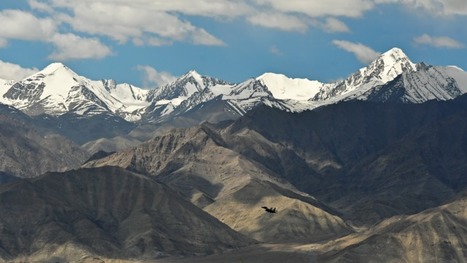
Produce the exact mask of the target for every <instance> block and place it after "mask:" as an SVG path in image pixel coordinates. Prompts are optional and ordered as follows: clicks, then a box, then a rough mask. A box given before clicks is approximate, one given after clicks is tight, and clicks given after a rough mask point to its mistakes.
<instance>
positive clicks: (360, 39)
mask: <svg viewBox="0 0 467 263" xmlns="http://www.w3.org/2000/svg"><path fill="white" fill-rule="evenodd" d="M466 25H467V1H466V0H286V1H285V0H170V1H168V0H80V1H76V0H75V1H73V0H2V1H1V2H0V78H3V79H21V78H23V77H25V76H27V75H29V74H32V73H34V72H36V71H38V70H40V69H42V68H43V67H45V66H46V65H48V64H50V63H51V62H55V61H59V62H63V63H64V64H66V65H67V66H69V67H70V68H71V69H73V70H74V71H75V72H77V73H78V74H80V75H83V76H86V77H88V78H91V79H108V78H112V79H115V80H117V81H118V82H128V83H131V84H134V85H137V86H140V87H146V88H152V87H156V86H159V85H163V84H164V83H166V82H169V81H171V80H173V79H174V78H175V77H177V76H180V75H182V74H184V73H185V72H187V71H189V70H191V69H195V70H196V71H198V72H199V73H201V74H204V75H208V76H212V77H217V78H220V79H224V80H227V81H230V82H241V81H244V80H246V79H248V78H251V77H256V76H259V75H261V74H262V73H264V72H276V73H283V74H285V75H287V76H289V77H300V78H309V79H315V80H320V81H323V82H329V81H334V80H337V79H341V78H344V77H346V76H348V75H349V74H351V73H353V72H354V71H356V70H358V69H359V68H361V67H363V66H365V65H367V64H368V63H369V62H371V61H372V60H373V59H375V58H376V57H377V56H378V54H380V53H381V52H385V51H387V50H389V49H390V48H392V47H399V48H402V49H403V50H404V52H405V53H406V54H407V55H408V56H409V57H410V58H411V60H412V61H413V62H422V61H423V62H426V63H428V64H432V65H457V66H459V67H461V68H463V69H464V70H466V69H467V27H466Z"/></svg>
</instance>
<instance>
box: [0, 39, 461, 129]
mask: <svg viewBox="0 0 467 263" xmlns="http://www.w3.org/2000/svg"><path fill="white" fill-rule="evenodd" d="M401 76H402V77H401ZM2 83H3V84H2V85H0V95H1V96H0V102H1V103H4V104H7V105H11V106H14V107H16V108H18V109H20V110H22V111H24V112H26V113H27V114H29V115H31V116H37V115H42V114H47V115H52V116H61V115H63V114H69V115H70V114H72V115H77V116H95V115H99V114H108V115H113V116H115V117H120V118H123V119H125V120H126V121H130V122H140V123H147V122H149V123H161V122H166V121H170V120H173V119H175V118H177V117H183V116H184V115H185V114H187V113H189V112H191V111H196V110H197V109H199V108H200V107H202V106H203V105H204V104H206V103H208V102H211V101H213V100H221V101H223V102H224V105H225V107H224V108H223V109H222V110H220V109H218V110H217V112H219V111H224V112H227V111H233V112H235V113H236V114H238V115H240V116H241V115H243V114H245V113H246V112H248V111H249V110H251V109H253V108H255V107H256V106H258V105H262V104H264V105H268V106H271V107H275V108H279V109H281V110H286V111H292V112H301V111H303V110H309V109H313V108H315V107H318V106H322V105H327V104H330V103H336V102H338V101H342V100H351V99H359V100H367V99H371V100H381V101H385V100H386V98H387V97H391V98H393V99H394V97H395V96H403V97H404V98H400V101H401V102H404V103H422V102H425V101H428V100H433V99H435V100H446V99H452V98H455V97H456V96H459V95H461V94H464V93H465V92H466V91H467V88H466V87H465V86H466V83H467V73H466V72H464V71H463V70H461V69H459V68H456V67H436V66H427V65H425V64H423V63H422V64H414V63H413V62H411V61H410V59H409V58H408V57H407V55H405V53H404V52H403V51H402V50H401V49H399V48H393V49H391V50H389V51H387V52H385V53H383V54H382V55H381V56H380V57H379V58H377V59H376V60H375V61H374V62H372V63H371V64H370V65H369V66H367V67H364V68H361V69H360V70H358V71H357V72H356V73H354V74H351V75H350V76H349V77H348V78H346V79H344V80H342V81H337V82H334V83H321V82H319V81H315V80H307V79H292V78H288V77H286V76H284V75H281V74H274V73H265V74H263V75H261V76H259V77H257V78H254V79H249V80H246V81H244V82H242V83H237V84H232V83H228V82H226V81H223V80H219V79H216V78H212V77H207V76H202V75H200V74H199V73H197V72H196V71H190V72H188V73H186V74H185V75H183V76H181V77H180V78H178V79H177V80H176V81H174V82H173V83H170V84H168V85H165V86H163V87H159V88H155V89H151V90H145V89H141V88H138V87H135V86H133V85H130V84H116V83H115V81H113V80H102V81H93V80H89V79H87V78H85V77H82V76H79V75H77V74H76V73H75V72H73V71H72V70H71V69H69V68H68V67H66V66H65V65H63V64H61V63H53V64H51V65H49V66H47V67H46V68H45V69H43V70H41V71H40V72H38V73H36V74H33V75H32V76H30V77H28V78H26V79H24V80H21V81H17V82H12V81H2ZM383 93H384V95H382V94H383ZM389 93H390V94H392V95H389ZM378 94H380V95H378ZM399 94H400V95H399ZM404 94H405V95H404Z"/></svg>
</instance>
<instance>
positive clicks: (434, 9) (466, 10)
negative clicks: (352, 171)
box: [375, 0, 467, 16]
mask: <svg viewBox="0 0 467 263" xmlns="http://www.w3.org/2000/svg"><path fill="white" fill-rule="evenodd" d="M375 2H376V3H377V4H387V3H396V4H404V5H406V6H408V7H409V8H414V9H422V10H425V11H428V12H430V13H432V14H435V15H443V16H451V15H467V4H466V2H465V0H375Z"/></svg>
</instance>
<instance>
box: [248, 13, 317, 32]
mask: <svg viewBox="0 0 467 263" xmlns="http://www.w3.org/2000/svg"><path fill="white" fill-rule="evenodd" d="M248 21H249V22H250V23H251V24H253V25H258V26H262V27H267V28H275V29H280V30H284V31H298V32H305V31H306V30H307V28H308V24H307V23H306V21H304V19H303V18H300V17H297V16H293V15H288V14H284V13H278V12H271V13H265V12H263V13H257V14H254V15H252V16H250V17H248Z"/></svg>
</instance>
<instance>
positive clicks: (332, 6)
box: [255, 0, 374, 17]
mask: <svg viewBox="0 0 467 263" xmlns="http://www.w3.org/2000/svg"><path fill="white" fill-rule="evenodd" d="M255 2H256V3H257V4H259V5H263V6H270V7H272V8H273V9H274V10H276V11H280V12H285V13H299V14H305V15H307V16H310V17H324V16H345V17H360V16H362V15H363V13H364V12H366V11H368V10H370V9H372V8H373V7H374V3H373V1H370V0H346V1H342V0H326V1H309V0H288V1H284V0H255Z"/></svg>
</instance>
